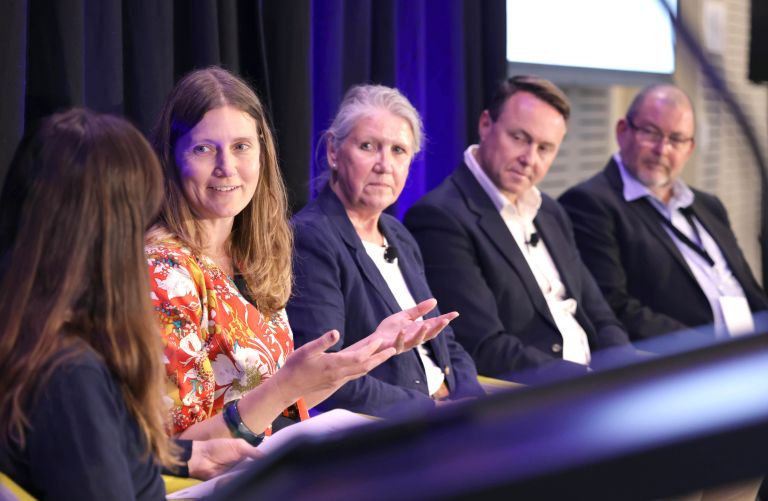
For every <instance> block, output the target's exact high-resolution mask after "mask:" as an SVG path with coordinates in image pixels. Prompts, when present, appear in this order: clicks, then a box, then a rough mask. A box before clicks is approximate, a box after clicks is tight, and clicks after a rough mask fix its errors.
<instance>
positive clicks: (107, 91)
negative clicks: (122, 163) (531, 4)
mask: <svg viewBox="0 0 768 501" xmlns="http://www.w3.org/2000/svg"><path fill="white" fill-rule="evenodd" d="M504 19H505V16H504V2H503V0H484V1H472V0H290V1H278V0H247V1H245V0H243V1H238V0H9V1H7V2H6V3H5V4H4V15H3V16H0V65H1V66H0V67H1V68H2V69H3V71H2V73H0V91H2V99H0V179H4V178H5V174H6V172H7V168H8V164H9V162H10V159H11V157H12V155H13V151H14V150H15V148H16V145H17V144H18V141H19V140H20V138H21V137H22V135H23V134H24V133H25V131H29V130H31V128H33V127H34V126H35V124H36V122H37V121H38V120H39V119H40V118H41V117H43V116H46V115H48V114H50V113H52V112H55V111H58V110H62V109H66V108H69V107H72V106H86V107H89V108H92V109H94V110H97V111H101V112H109V113H116V114H120V115H124V116H126V117H127V118H129V119H130V120H132V121H133V122H134V123H135V124H136V125H137V126H138V127H139V128H140V129H141V130H143V131H144V132H149V130H150V128H151V127H152V125H153V122H154V120H155V117H156V115H157V113H158V111H159V109H160V106H161V104H162V102H163V100H164V99H165V96H166V95H167V93H168V92H169V91H170V89H171V87H172V86H173V84H174V82H175V81H176V79H178V77H179V76H181V75H183V74H185V73H187V72H188V71H190V70H192V69H194V68H199V67H205V66H209V65H220V66H223V67H225V68H227V69H230V70H232V71H235V72H237V73H238V74H240V75H241V76H243V77H244V78H245V79H246V80H248V81H249V82H250V83H251V84H252V85H253V87H254V88H255V90H256V91H257V93H258V94H259V96H260V97H261V98H262V99H263V100H264V101H265V103H266V104H267V107H268V109H269V110H270V111H271V119H272V125H273V127H274V129H275V132H276V137H277V141H278V150H279V154H280V160H281V166H282V169H283V173H284V175H285V178H286V182H287V184H288V188H289V194H290V198H291V202H292V206H293V207H294V208H300V207H301V206H303V205H304V204H305V203H306V202H307V200H308V199H309V196H310V190H309V180H310V178H311V177H312V175H313V172H312V159H313V158H314V146H315V140H316V136H317V134H318V133H319V131H320V130H322V129H323V128H325V127H326V126H327V125H328V120H329V117H331V116H332V114H333V112H335V108H336V106H337V105H338V102H339V100H340V98H341V96H342V95H343V92H344V90H346V88H347V87H349V86H350V85H352V84H354V83H359V82H380V83H384V84H387V85H397V86H400V87H405V91H406V94H407V95H409V97H411V99H412V101H414V104H415V105H416V106H417V108H419V110H420V111H421V112H422V113H423V114H425V122H426V123H427V126H428V129H427V133H428V135H429V136H430V137H433V138H439V139H440V140H441V141H444V142H439V143H438V144H434V143H430V146H431V149H430V151H429V152H428V153H427V156H426V157H425V159H422V160H421V161H422V163H423V162H425V161H427V162H428V161H429V159H430V156H429V155H430V154H432V155H435V157H434V158H435V159H437V158H439V159H440V163H441V164H444V163H447V164H450V165H446V166H445V167H444V168H443V169H442V170H439V171H434V170H433V169H432V168H431V167H430V169H429V173H428V174H429V175H426V174H423V173H422V175H421V177H420V179H421V181H418V182H415V183H414V186H412V187H410V188H409V189H411V191H412V194H411V198H412V199H415V198H417V196H418V195H420V193H422V192H423V191H425V190H426V189H429V188H431V187H432V186H434V185H435V184H436V183H437V182H438V181H439V180H440V179H442V177H444V175H445V172H446V171H448V170H450V169H452V168H453V166H454V165H456V163H457V162H458V161H459V159H460V157H459V156H458V155H457V153H456V152H457V151H458V152H460V151H461V150H463V148H464V147H465V146H466V144H467V143H468V142H471V141H473V140H474V139H475V136H476V123H477V117H478V115H479V113H480V111H481V110H482V106H483V103H484V102H485V100H486V98H487V97H488V96H489V93H490V91H491V89H492V88H493V86H494V85H495V83H496V81H497V80H499V79H500V78H503V76H504V72H505V63H504ZM427 68H429V70H427ZM444 68H449V71H448V73H445V72H443V71H442V70H443V69H444ZM446 75H447V77H449V78H450V81H447V79H446V78H445V77H446ZM457 81H458V83H457ZM446 88H449V89H450V92H445V89H446ZM428 106H429V107H430V109H427V107H428ZM438 110H444V111H442V113H443V114H447V113H452V114H453V115H452V116H451V120H450V123H448V124H445V122H446V120H445V119H444V117H443V118H441V119H439V120H438V118H439V117H440V112H439V111H438ZM430 112H432V115H431V116H432V117H434V120H431V121H430V119H429V113H430ZM448 143H450V144H448ZM444 152H448V153H444ZM441 155H443V156H446V159H447V158H451V161H450V162H447V161H446V159H443V158H442V156H441ZM417 177H418V175H417Z"/></svg>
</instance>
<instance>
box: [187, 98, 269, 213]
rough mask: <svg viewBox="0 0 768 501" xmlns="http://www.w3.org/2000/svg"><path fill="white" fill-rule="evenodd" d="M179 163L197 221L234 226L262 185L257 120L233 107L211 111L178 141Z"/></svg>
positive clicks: (188, 199)
mask: <svg viewBox="0 0 768 501" xmlns="http://www.w3.org/2000/svg"><path fill="white" fill-rule="evenodd" d="M175 159H176V166H177V168H178V171H179V177H180V179H181V187H182V191H183V192H184V197H185V198H186V199H187V202H188V203H189V206H190V208H191V209H192V212H193V214H194V215H195V217H196V218H197V219H199V220H204V221H214V220H224V221H226V222H228V223H229V224H231V223H232V221H234V217H235V216H236V215H237V214H239V213H240V212H241V211H242V210H243V209H244V208H245V207H246V206H247V205H248V203H250V201H251V199H252V198H253V194H254V192H255V191H256V185H257V184H258V182H259V166H260V146H259V134H258V130H257V128H256V121H255V120H254V119H253V117H251V116H250V115H249V114H247V113H245V112H243V111H240V110H239V109H237V108H234V107H232V106H223V107H221V108H215V109H213V110H210V111H209V112H207V113H206V114H205V115H203V118H202V119H201V120H200V121H199V122H198V123H197V125H195V127H194V128H192V129H191V130H190V131H189V132H187V133H186V134H184V135H183V136H181V137H180V138H179V140H178V141H177V142H176V148H175Z"/></svg>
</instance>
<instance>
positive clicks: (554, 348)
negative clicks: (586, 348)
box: [552, 343, 563, 353]
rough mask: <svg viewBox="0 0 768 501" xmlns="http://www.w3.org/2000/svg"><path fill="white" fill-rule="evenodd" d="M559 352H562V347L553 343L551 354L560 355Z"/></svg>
mask: <svg viewBox="0 0 768 501" xmlns="http://www.w3.org/2000/svg"><path fill="white" fill-rule="evenodd" d="M561 351H563V346H562V345H560V344H558V343H555V344H553V345H552V352H553V353H560V352H561Z"/></svg>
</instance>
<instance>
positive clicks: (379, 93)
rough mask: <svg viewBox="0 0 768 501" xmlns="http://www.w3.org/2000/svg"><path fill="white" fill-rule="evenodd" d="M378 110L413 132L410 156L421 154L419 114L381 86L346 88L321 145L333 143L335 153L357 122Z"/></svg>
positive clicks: (421, 140) (395, 91) (422, 140)
mask: <svg viewBox="0 0 768 501" xmlns="http://www.w3.org/2000/svg"><path fill="white" fill-rule="evenodd" d="M378 109H384V110H387V111H389V112H390V113H392V114H393V115H395V116H398V117H400V118H402V119H404V120H405V121H406V122H408V124H409V125H410V126H411V132H412V133H413V144H412V145H411V146H412V147H413V154H414V156H415V155H416V153H418V152H419V151H421V147H422V144H423V142H424V125H423V124H422V121H421V116H420V115H419V112H418V111H416V108H414V107H413V105H412V104H411V102H410V101H409V100H408V98H407V97H405V96H404V95H403V94H401V93H400V91H399V90H397V89H394V88H392V87H386V86H384V85H356V86H354V87H352V88H351V89H349V90H348V91H347V93H346V94H345V95H344V99H342V101H341V104H340V105H339V111H338V112H337V113H336V117H335V118H334V119H333V122H332V123H331V126H330V127H328V130H326V131H325V133H324V134H323V140H324V142H325V143H326V145H327V144H329V143H330V144H333V147H334V149H337V150H338V149H339V147H340V145H341V143H342V141H344V139H346V137H347V136H348V135H349V134H350V132H352V129H353V128H354V127H355V124H356V123H357V121H358V120H360V119H361V118H362V117H364V116H366V115H368V114H369V113H371V112H373V111H375V110H378Z"/></svg>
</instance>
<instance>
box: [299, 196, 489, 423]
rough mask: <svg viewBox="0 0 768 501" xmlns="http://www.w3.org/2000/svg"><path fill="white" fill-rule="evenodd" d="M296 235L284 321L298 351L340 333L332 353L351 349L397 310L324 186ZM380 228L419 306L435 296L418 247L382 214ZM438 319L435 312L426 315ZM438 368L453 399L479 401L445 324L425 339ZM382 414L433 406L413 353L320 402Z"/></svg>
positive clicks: (465, 360) (472, 374) (468, 366)
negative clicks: (291, 290)
mask: <svg viewBox="0 0 768 501" xmlns="http://www.w3.org/2000/svg"><path fill="white" fill-rule="evenodd" d="M293 224H294V230H295V252H294V272H295V286H294V293H293V296H292V297H291V299H290V301H289V302H288V306H287V311H288V319H289V322H290V324H291V328H292V329H293V334H294V339H295V341H296V344H297V346H299V345H302V344H305V343H307V342H309V341H311V340H313V339H316V338H317V337H319V336H320V335H322V334H323V333H325V332H326V331H328V330H331V329H337V330H338V331H339V332H340V334H341V339H340V341H339V343H337V345H336V346H334V348H332V349H335V350H338V349H341V348H342V347H344V346H348V345H351V344H354V343H355V342H357V341H359V340H360V339H363V338H364V337H366V336H368V335H369V334H371V333H372V332H373V331H375V330H376V327H377V326H378V325H379V323H380V322H381V321H382V320H384V319H385V318H386V317H387V316H389V315H391V314H393V313H397V312H398V311H401V308H400V306H399V305H398V303H397V301H396V300H395V297H394V296H393V295H392V292H391V291H390V290H389V287H388V286H387V283H386V281H385V280H384V278H383V277H382V275H381V273H380V272H379V270H378V268H377V267H376V264H374V262H373V261H372V260H371V258H370V257H369V256H368V254H367V253H366V251H365V247H363V243H362V241H361V240H360V237H359V236H358V235H357V233H356V232H355V229H354V227H353V226H352V222H351V221H350V220H349V217H348V216H347V213H346V211H345V210H344V206H343V205H342V204H341V202H340V201H339V199H338V197H337V196H336V194H335V193H334V192H333V191H332V190H331V189H330V188H329V187H328V186H326V188H325V189H324V190H323V191H322V193H320V195H319V196H318V198H317V199H316V200H314V201H312V202H310V203H309V204H308V205H307V206H306V207H304V209H302V210H301V211H300V212H299V213H298V214H296V216H295V217H294V218H293ZM379 228H380V230H381V231H382V232H383V233H384V235H385V236H386V238H387V241H388V242H389V244H390V245H393V246H394V247H395V248H396V249H397V253H398V265H399V267H400V271H401V272H402V273H403V277H404V278H405V282H406V284H407V285H408V289H409V290H410V292H411V294H412V295H413V298H414V300H416V302H417V303H418V302H420V301H423V300H425V299H429V298H431V297H433V296H432V292H431V291H430V290H429V287H428V286H427V282H426V279H425V277H424V270H423V264H422V260H421V255H420V254H419V249H418V246H417V245H416V242H415V241H414V240H413V238H412V237H411V235H410V234H409V233H408V231H407V230H406V229H405V228H404V227H403V226H402V224H400V222H399V221H397V219H395V218H393V217H392V216H389V215H387V214H382V215H381V218H380V219H379ZM436 315H438V312H437V308H436V309H435V310H434V311H432V312H430V313H429V314H428V315H426V317H427V318H430V317H433V316H436ZM428 347H429V350H430V352H431V354H432V356H433V357H434V359H435V361H436V363H437V365H438V366H439V367H441V368H442V369H443V372H444V374H445V380H446V384H447V385H448V389H449V390H450V395H451V396H450V398H452V399H455V398H461V397H467V396H478V395H482V394H483V390H482V388H481V387H480V385H479V383H478V382H477V371H476V370H475V366H474V364H473V363H472V360H471V358H470V357H469V356H468V355H467V353H466V352H465V351H464V350H463V349H462V348H461V346H460V345H459V344H458V343H457V342H456V341H455V340H454V338H453V332H452V330H451V328H450V326H449V327H447V328H446V329H445V330H444V331H443V332H442V333H441V334H440V335H439V336H437V337H436V338H435V339H433V340H431V341H429V345H428ZM337 407H341V408H344V409H349V410H352V411H355V412H363V413H366V414H372V415H381V414H382V413H384V412H386V410H387V409H391V408H393V407H400V408H403V409H411V410H423V409H431V408H433V407H434V402H433V400H432V399H431V398H430V396H429V395H428V391H427V383H426V377H425V372H424V368H423V366H422V363H421V360H420V359H419V355H418V353H417V352H416V350H415V349H413V350H409V351H407V352H405V353H401V354H400V355H396V356H394V357H392V358H390V359H389V360H387V361H386V362H384V363H383V364H381V365H380V366H378V367H376V368H375V369H373V370H372V371H371V372H370V373H369V374H368V375H367V376H363V377H361V378H358V379H356V380H354V381H350V382H349V383H346V384H345V385H344V386H342V387H341V388H340V389H339V390H338V391H336V393H334V394H333V395H332V396H331V397H330V398H329V399H327V400H326V401H325V402H323V403H322V404H321V405H320V408H321V409H332V408H337Z"/></svg>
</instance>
